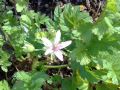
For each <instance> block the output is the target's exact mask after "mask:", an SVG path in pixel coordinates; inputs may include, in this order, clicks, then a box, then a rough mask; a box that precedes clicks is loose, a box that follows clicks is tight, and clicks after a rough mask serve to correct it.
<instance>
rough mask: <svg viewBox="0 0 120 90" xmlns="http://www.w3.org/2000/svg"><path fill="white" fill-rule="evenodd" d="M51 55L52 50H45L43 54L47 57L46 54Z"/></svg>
mask: <svg viewBox="0 0 120 90" xmlns="http://www.w3.org/2000/svg"><path fill="white" fill-rule="evenodd" d="M51 53H53V50H52V49H47V50H46V52H45V55H48V54H51Z"/></svg>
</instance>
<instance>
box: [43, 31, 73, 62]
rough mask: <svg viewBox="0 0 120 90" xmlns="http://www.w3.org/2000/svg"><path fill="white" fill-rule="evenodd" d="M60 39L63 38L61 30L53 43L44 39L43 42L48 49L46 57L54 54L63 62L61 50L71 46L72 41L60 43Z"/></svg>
mask: <svg viewBox="0 0 120 90" xmlns="http://www.w3.org/2000/svg"><path fill="white" fill-rule="evenodd" d="M60 38H61V32H60V30H59V31H57V33H56V36H55V39H54V42H53V43H52V42H51V41H50V40H49V39H47V38H42V41H43V44H44V45H45V47H46V52H45V55H48V54H54V55H55V56H56V57H57V58H58V59H59V60H61V61H63V53H62V50H61V49H63V48H65V47H67V46H69V45H70V44H71V43H72V41H71V40H69V41H65V42H61V43H60Z"/></svg>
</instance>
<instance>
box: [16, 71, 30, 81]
mask: <svg viewBox="0 0 120 90" xmlns="http://www.w3.org/2000/svg"><path fill="white" fill-rule="evenodd" d="M14 77H15V78H16V79H17V80H21V81H23V82H29V81H30V80H31V76H30V75H29V74H28V73H27V72H24V71H20V72H17V73H15V75H14Z"/></svg>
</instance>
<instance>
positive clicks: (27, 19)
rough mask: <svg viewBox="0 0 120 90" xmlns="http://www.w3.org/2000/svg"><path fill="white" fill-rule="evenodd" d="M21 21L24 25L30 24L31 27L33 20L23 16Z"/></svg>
mask: <svg viewBox="0 0 120 90" xmlns="http://www.w3.org/2000/svg"><path fill="white" fill-rule="evenodd" d="M21 20H22V21H23V22H24V23H27V24H29V25H31V23H32V22H31V20H30V18H29V17H28V16H27V15H22V16H21Z"/></svg>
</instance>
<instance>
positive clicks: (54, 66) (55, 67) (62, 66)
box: [44, 64, 68, 69]
mask: <svg viewBox="0 0 120 90" xmlns="http://www.w3.org/2000/svg"><path fill="white" fill-rule="evenodd" d="M44 67H45V68H48V69H50V68H54V69H59V68H65V67H68V64H65V65H44Z"/></svg>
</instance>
